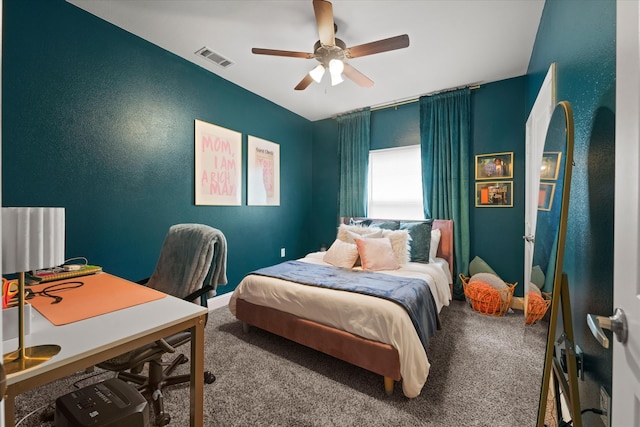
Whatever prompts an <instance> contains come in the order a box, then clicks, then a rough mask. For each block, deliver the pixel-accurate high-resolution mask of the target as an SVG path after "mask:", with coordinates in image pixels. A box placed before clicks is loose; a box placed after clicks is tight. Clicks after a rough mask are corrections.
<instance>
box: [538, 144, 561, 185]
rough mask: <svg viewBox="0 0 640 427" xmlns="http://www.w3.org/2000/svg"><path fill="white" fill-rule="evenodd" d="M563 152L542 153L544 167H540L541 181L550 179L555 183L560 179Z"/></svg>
mask: <svg viewBox="0 0 640 427" xmlns="http://www.w3.org/2000/svg"><path fill="white" fill-rule="evenodd" d="M561 156H562V153H561V152H546V151H545V152H544V153H542V165H541V166H540V179H549V180H553V181H555V180H556V179H558V174H559V172H560V159H561V158H562V157H561Z"/></svg>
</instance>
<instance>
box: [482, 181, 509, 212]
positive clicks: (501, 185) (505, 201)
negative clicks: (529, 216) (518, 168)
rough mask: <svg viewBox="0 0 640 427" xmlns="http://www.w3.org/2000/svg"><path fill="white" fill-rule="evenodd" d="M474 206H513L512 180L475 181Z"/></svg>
mask: <svg viewBox="0 0 640 427" xmlns="http://www.w3.org/2000/svg"><path fill="white" fill-rule="evenodd" d="M476 207H477V208H485V207H488V208H499V207H500V208H511V207H513V181H492V182H476Z"/></svg>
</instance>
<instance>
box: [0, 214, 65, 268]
mask: <svg viewBox="0 0 640 427" xmlns="http://www.w3.org/2000/svg"><path fill="white" fill-rule="evenodd" d="M64 216H65V215H64V208H2V272H3V274H8V273H19V272H26V271H31V270H38V269H43V268H50V267H55V266H57V265H61V264H63V263H64V260H65V257H64V242H65V229H64V226H65V218H64Z"/></svg>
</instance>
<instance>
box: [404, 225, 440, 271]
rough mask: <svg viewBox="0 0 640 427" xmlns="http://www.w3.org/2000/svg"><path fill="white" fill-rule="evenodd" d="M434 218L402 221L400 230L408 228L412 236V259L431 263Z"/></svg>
mask: <svg viewBox="0 0 640 427" xmlns="http://www.w3.org/2000/svg"><path fill="white" fill-rule="evenodd" d="M432 227H433V220H432V219H428V220H425V221H416V222H401V223H400V230H407V231H408V232H409V237H411V261H412V262H421V263H424V264H429V248H430V247H431V228H432Z"/></svg>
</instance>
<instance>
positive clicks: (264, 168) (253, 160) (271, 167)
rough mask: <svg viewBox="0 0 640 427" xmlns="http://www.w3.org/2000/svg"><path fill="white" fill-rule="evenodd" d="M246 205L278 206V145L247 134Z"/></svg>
mask: <svg viewBox="0 0 640 427" xmlns="http://www.w3.org/2000/svg"><path fill="white" fill-rule="evenodd" d="M247 147H248V148H247V205H256V206H280V145H278V144H276V143H274V142H270V141H267V140H265V139H261V138H257V137H255V136H251V135H249V139H248V144H247Z"/></svg>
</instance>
